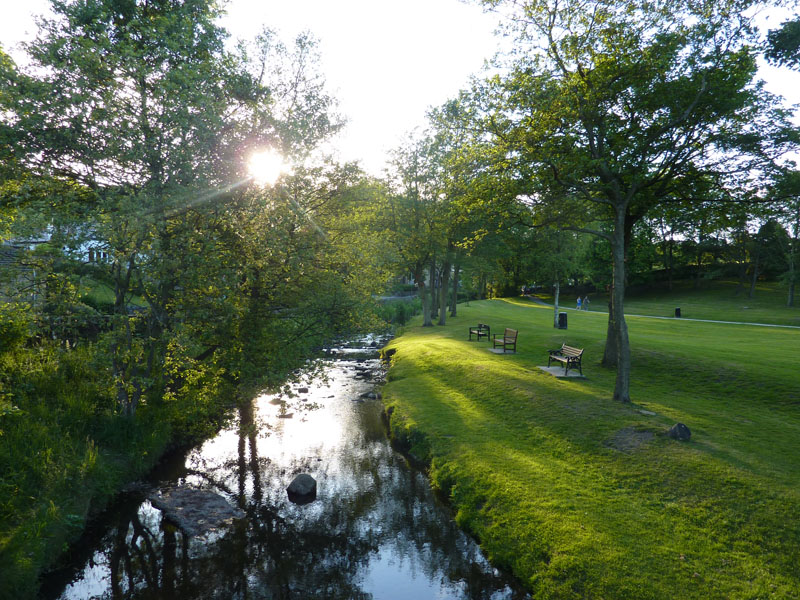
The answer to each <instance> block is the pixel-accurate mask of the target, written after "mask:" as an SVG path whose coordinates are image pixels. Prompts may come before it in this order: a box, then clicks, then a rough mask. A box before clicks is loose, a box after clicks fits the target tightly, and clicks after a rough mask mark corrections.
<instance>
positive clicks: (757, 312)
mask: <svg viewBox="0 0 800 600" xmlns="http://www.w3.org/2000/svg"><path fill="white" fill-rule="evenodd" d="M737 290H738V283H737V282H735V281H711V282H703V285H702V287H701V289H699V290H696V289H694V282H686V281H680V282H676V283H675V286H674V289H673V291H671V292H670V291H667V290H657V291H656V290H653V291H647V292H643V293H638V294H637V293H629V294H627V296H626V298H625V314H639V315H652V316H658V317H672V316H674V315H675V309H676V308H678V307H680V309H681V318H689V319H713V320H717V321H736V322H746V323H769V324H774V325H796V326H800V290H798V297H797V298H796V300H795V306H793V307H787V306H786V299H787V289H786V288H784V287H782V286H780V285H778V284H777V283H775V282H760V283H758V285H757V286H756V290H755V294H754V295H753V298H748V297H747V295H748V291H749V288H747V289H744V290H739V291H738V293H737ZM539 297H540V298H541V299H542V300H544V301H546V302H549V303H551V304H552V302H553V297H552V295H546V294H545V295H543V294H539ZM576 298H577V296H575V295H574V294H570V295H566V294H562V296H561V302H560V304H561V306H565V307H567V308H575V300H576ZM589 298H590V302H589V308H590V309H591V311H593V312H594V311H597V312H607V306H608V296H607V295H606V294H601V293H597V294H589Z"/></svg>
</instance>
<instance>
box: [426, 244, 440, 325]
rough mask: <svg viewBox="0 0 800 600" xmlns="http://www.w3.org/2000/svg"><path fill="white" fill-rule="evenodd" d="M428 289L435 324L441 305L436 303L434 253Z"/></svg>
mask: <svg viewBox="0 0 800 600" xmlns="http://www.w3.org/2000/svg"><path fill="white" fill-rule="evenodd" d="M428 289H429V290H430V297H431V298H430V304H431V307H430V313H431V323H430V324H431V325H433V319H435V318H436V314H437V312H438V308H439V305H438V304H437V303H436V255H435V254H434V255H433V256H432V257H431V268H430V276H429V277H428Z"/></svg>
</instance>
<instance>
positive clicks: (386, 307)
mask: <svg viewBox="0 0 800 600" xmlns="http://www.w3.org/2000/svg"><path fill="white" fill-rule="evenodd" d="M420 312H422V302H421V301H420V299H419V298H413V299H410V300H392V301H391V302H384V303H382V304H381V305H380V306H379V308H378V315H379V316H380V318H381V319H383V320H384V321H386V323H388V324H389V325H405V324H406V323H408V321H409V319H410V318H411V317H413V316H415V315H418V314H420Z"/></svg>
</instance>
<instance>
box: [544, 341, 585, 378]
mask: <svg viewBox="0 0 800 600" xmlns="http://www.w3.org/2000/svg"><path fill="white" fill-rule="evenodd" d="M581 356H583V348H573V347H572V346H567V345H566V344H561V348H559V349H558V350H550V357H549V358H548V359H547V366H548V367H549V366H550V363H551V362H552V361H554V360H556V361H558V362H562V363H564V375H566V374H567V373H569V370H570V369H571V368H572V369H574V368H575V367H578V371H579V372H580V374H581V375H583V369H581Z"/></svg>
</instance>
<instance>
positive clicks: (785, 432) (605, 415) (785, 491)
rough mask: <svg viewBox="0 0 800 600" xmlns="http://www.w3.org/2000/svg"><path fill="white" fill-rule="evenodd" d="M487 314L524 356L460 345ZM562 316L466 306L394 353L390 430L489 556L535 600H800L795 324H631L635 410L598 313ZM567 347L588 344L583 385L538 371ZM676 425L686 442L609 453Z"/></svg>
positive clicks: (661, 441)
mask: <svg viewBox="0 0 800 600" xmlns="http://www.w3.org/2000/svg"><path fill="white" fill-rule="evenodd" d="M478 321H480V322H488V323H489V324H490V325H492V330H493V331H501V328H502V327H514V328H517V329H519V331H520V334H519V347H518V353H517V354H516V355H506V356H503V355H496V354H492V353H490V352H489V351H488V350H487V348H488V347H489V345H488V344H487V343H486V342H485V341H483V342H480V343H478V342H474V341H473V342H468V341H467V340H466V338H467V326H468V325H469V324H474V323H477V322H478ZM552 322H553V313H552V309H547V308H545V307H539V306H536V305H533V304H530V303H527V302H523V301H516V300H512V301H502V300H497V301H484V302H473V303H472V304H471V305H470V306H459V317H458V318H456V319H450V320H449V322H448V325H447V326H446V327H433V328H426V329H423V328H421V327H410V328H408V329H407V330H406V331H405V333H404V334H403V335H402V336H401V337H399V338H397V339H396V340H394V342H392V344H391V346H393V347H395V348H396V349H397V353H396V355H395V357H394V359H393V366H392V370H391V372H390V377H389V379H390V382H389V384H388V385H387V386H386V389H385V398H386V400H385V401H386V403H387V405H388V406H389V407H390V408H391V409H392V410H393V413H392V431H393V434H394V435H395V436H396V437H398V438H399V439H401V440H403V441H404V442H405V443H406V444H407V445H408V446H410V447H411V452H412V453H414V454H416V455H417V456H418V457H419V458H421V459H423V460H427V461H431V463H432V468H431V475H432V479H433V482H434V484H435V485H436V486H438V487H440V488H441V489H442V490H443V491H444V492H445V493H446V494H448V495H449V496H450V499H451V501H452V503H453V505H454V507H455V509H456V511H457V516H456V518H457V520H458V521H459V522H460V523H461V524H462V525H463V526H465V527H466V528H468V529H470V530H471V531H472V532H473V533H474V534H475V535H476V536H477V537H478V538H479V539H480V540H481V542H482V544H483V545H484V547H485V548H486V549H487V551H488V553H489V555H490V557H491V558H492V559H493V560H494V561H496V562H497V563H499V564H502V565H505V566H508V567H511V568H512V569H513V571H514V572H515V573H516V574H517V575H518V576H519V577H520V578H521V579H522V580H523V581H524V582H526V583H527V584H528V586H529V587H530V588H531V589H532V590H533V591H534V593H535V595H536V596H537V597H542V598H666V597H680V598H698V599H700V598H703V599H705V598H792V597H798V591H799V590H800V573H799V570H798V568H797V565H798V564H800V484H799V483H798V482H800V461H797V454H798V452H797V450H798V447H800V371H799V370H798V368H797V365H798V364H800V331H798V330H787V329H767V328H763V327H750V326H744V325H718V324H708V323H696V322H685V321H663V320H653V319H637V318H630V319H629V322H628V325H629V329H630V335H631V340H632V345H633V349H634V350H633V381H632V396H633V398H634V400H635V403H634V404H632V405H621V404H618V403H615V402H613V401H612V400H611V399H610V398H611V393H612V390H613V385H614V373H613V372H612V371H608V370H604V369H603V368H601V367H600V366H599V360H600V357H601V355H602V349H603V341H604V337H605V330H606V317H605V316H604V315H602V314H600V313H592V312H589V313H573V312H571V313H570V315H569V329H568V330H567V331H561V330H556V329H553V326H552ZM564 341H565V342H567V343H569V344H570V345H575V346H580V347H584V348H586V352H585V355H584V372H585V373H586V375H587V377H588V379H587V380H572V381H565V380H557V379H555V378H553V377H551V376H550V375H547V374H545V373H542V372H541V371H538V370H537V369H536V368H535V367H536V365H541V364H547V349H548V348H555V347H558V346H559V345H560V344H561V343H562V342H564ZM776 349H779V352H780V354H779V355H778V356H775V357H772V358H769V359H768V360H767V359H765V358H763V357H764V356H768V355H769V356H773V355H775V350H776ZM643 409H646V410H647V411H651V412H655V413H656V414H655V415H647V414H643V413H642V412H640V411H641V410H643ZM676 421H681V422H683V423H685V424H687V425H688V426H689V427H690V428H691V430H692V433H693V437H692V441H691V442H689V443H680V442H676V441H672V440H670V439H669V438H666V437H664V436H661V435H656V436H654V437H653V438H652V440H651V441H649V442H648V443H646V444H644V445H643V446H640V447H639V448H638V449H635V450H631V451H620V450H616V449H614V448H612V447H611V446H612V445H613V444H611V443H610V440H612V439H613V438H614V436H615V435H617V432H620V431H621V430H626V431H630V430H634V431H635V430H638V431H642V432H661V431H663V430H666V429H667V428H668V427H669V426H670V425H672V424H673V423H675V422H676ZM628 428H631V429H628Z"/></svg>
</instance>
